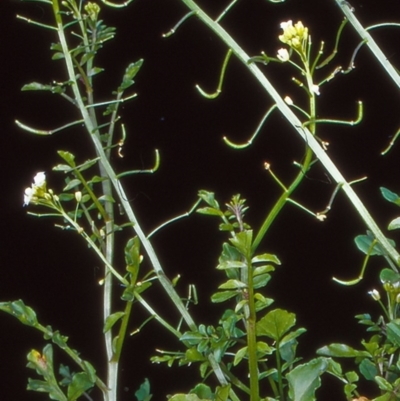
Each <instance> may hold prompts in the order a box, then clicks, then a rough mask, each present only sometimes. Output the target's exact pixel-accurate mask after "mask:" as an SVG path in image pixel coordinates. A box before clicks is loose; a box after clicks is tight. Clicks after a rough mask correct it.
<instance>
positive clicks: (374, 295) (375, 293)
mask: <svg viewBox="0 0 400 401" xmlns="http://www.w3.org/2000/svg"><path fill="white" fill-rule="evenodd" d="M368 294H369V295H371V297H372V298H373V299H374V300H375V301H379V300H380V299H381V294H379V292H378V291H377V290H372V291H368Z"/></svg>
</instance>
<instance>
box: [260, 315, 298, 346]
mask: <svg viewBox="0 0 400 401" xmlns="http://www.w3.org/2000/svg"><path fill="white" fill-rule="evenodd" d="M295 323H296V315H295V314H294V313H290V312H288V311H286V310H283V309H275V310H273V311H271V312H269V313H267V314H266V315H265V316H264V317H263V318H262V319H260V320H259V321H258V322H257V324H256V332H257V335H258V336H267V337H269V338H272V339H273V340H275V341H280V340H281V339H282V337H283V336H284V335H285V334H286V333H287V332H288V331H289V330H290V329H291V328H292V327H293V326H294V325H295Z"/></svg>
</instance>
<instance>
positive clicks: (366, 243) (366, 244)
mask: <svg viewBox="0 0 400 401" xmlns="http://www.w3.org/2000/svg"><path fill="white" fill-rule="evenodd" d="M374 240H375V237H374V236H373V234H372V233H371V232H370V231H367V235H358V236H357V237H356V238H355V239H354V241H355V243H356V245H357V248H358V249H359V250H360V251H361V252H363V253H365V254H366V255H367V254H368V252H369V254H370V255H371V256H372V255H386V252H385V250H384V249H383V248H382V247H381V246H380V245H379V244H375V245H374V246H373V248H372V250H371V249H370V248H371V245H372V242H373V241H374ZM388 241H389V243H390V244H391V245H392V246H396V243H395V242H394V241H393V240H391V239H388Z"/></svg>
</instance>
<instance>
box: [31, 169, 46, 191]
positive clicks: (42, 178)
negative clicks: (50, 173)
mask: <svg viewBox="0 0 400 401" xmlns="http://www.w3.org/2000/svg"><path fill="white" fill-rule="evenodd" d="M33 181H34V183H35V185H36V186H37V187H43V185H45V184H46V173H45V172H44V171H42V172H40V173H37V174H36V175H35V176H34V177H33Z"/></svg>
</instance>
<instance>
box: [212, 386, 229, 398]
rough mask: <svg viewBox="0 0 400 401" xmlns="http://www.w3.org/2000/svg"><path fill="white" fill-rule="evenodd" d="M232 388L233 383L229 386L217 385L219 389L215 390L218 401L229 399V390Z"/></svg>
mask: <svg viewBox="0 0 400 401" xmlns="http://www.w3.org/2000/svg"><path fill="white" fill-rule="evenodd" d="M230 389H231V385H230V384H228V385H227V386H222V387H221V386H217V390H216V391H215V398H214V399H215V400H217V401H227V400H228V396H229V391H230Z"/></svg>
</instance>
